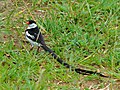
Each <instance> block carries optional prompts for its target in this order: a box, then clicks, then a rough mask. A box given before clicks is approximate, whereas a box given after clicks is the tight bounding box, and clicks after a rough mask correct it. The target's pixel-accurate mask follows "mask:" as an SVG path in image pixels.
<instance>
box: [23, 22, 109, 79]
mask: <svg viewBox="0 0 120 90" xmlns="http://www.w3.org/2000/svg"><path fill="white" fill-rule="evenodd" d="M26 23H27V24H28V27H27V29H26V30H25V37H26V39H27V40H28V41H29V42H30V43H31V46H32V47H31V49H30V50H32V49H33V47H34V46H37V47H38V49H39V48H40V47H42V48H43V49H44V50H45V51H46V52H49V54H51V55H52V56H53V58H54V59H56V60H57V61H58V62H59V63H60V64H62V65H63V66H65V67H66V68H69V69H71V70H72V71H75V72H77V73H79V74H83V75H90V74H97V75H99V76H101V77H108V76H106V75H103V74H101V73H99V72H97V71H95V72H94V71H89V70H84V69H81V68H76V67H73V66H72V65H69V64H68V63H66V62H65V61H64V60H62V59H61V58H60V57H58V55H57V54H55V53H54V51H53V50H51V49H50V48H49V47H48V46H47V45H46V43H45V40H44V38H43V35H42V33H41V31H40V29H39V27H38V25H37V23H36V22H35V21H34V20H28V21H27V22H26Z"/></svg>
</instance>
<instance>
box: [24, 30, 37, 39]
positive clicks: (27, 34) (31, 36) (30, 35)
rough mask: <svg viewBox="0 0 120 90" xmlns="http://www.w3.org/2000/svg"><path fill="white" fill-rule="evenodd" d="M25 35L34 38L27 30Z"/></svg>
mask: <svg viewBox="0 0 120 90" xmlns="http://www.w3.org/2000/svg"><path fill="white" fill-rule="evenodd" d="M26 35H27V36H29V37H31V38H32V39H34V38H35V37H34V36H33V35H30V34H29V33H28V31H26Z"/></svg>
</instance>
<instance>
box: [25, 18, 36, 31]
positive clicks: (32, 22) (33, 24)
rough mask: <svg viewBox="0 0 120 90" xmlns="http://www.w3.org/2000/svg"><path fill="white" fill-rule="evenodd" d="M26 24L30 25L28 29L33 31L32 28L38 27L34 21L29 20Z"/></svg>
mask: <svg viewBox="0 0 120 90" xmlns="http://www.w3.org/2000/svg"><path fill="white" fill-rule="evenodd" d="M26 24H28V28H27V29H31V28H36V27H37V24H36V22H35V21H34V20H28V21H27V22H26Z"/></svg>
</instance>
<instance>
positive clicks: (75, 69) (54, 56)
mask: <svg viewBox="0 0 120 90" xmlns="http://www.w3.org/2000/svg"><path fill="white" fill-rule="evenodd" d="M41 47H42V48H43V49H44V50H45V51H46V52H49V53H50V54H51V55H52V56H53V58H54V59H56V60H57V61H58V62H59V63H60V64H62V65H64V66H65V67H66V68H70V69H71V70H72V71H75V72H77V73H79V74H83V75H90V74H97V75H99V76H101V77H109V76H106V75H103V74H101V73H98V72H94V71H88V70H84V69H80V68H75V67H73V66H71V65H69V64H68V63H66V62H64V61H63V60H62V59H61V58H59V57H58V56H57V55H56V54H55V53H54V52H53V51H52V50H51V49H50V48H49V47H47V46H46V45H42V46H41Z"/></svg>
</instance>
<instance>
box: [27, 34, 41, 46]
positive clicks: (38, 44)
mask: <svg viewBox="0 0 120 90" xmlns="http://www.w3.org/2000/svg"><path fill="white" fill-rule="evenodd" d="M26 39H27V40H28V41H29V42H30V43H31V45H32V46H41V44H40V43H37V42H34V41H32V40H31V39H29V38H28V37H27V36H26Z"/></svg>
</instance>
